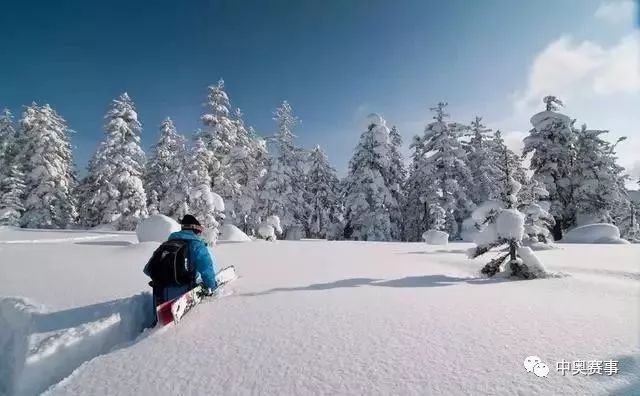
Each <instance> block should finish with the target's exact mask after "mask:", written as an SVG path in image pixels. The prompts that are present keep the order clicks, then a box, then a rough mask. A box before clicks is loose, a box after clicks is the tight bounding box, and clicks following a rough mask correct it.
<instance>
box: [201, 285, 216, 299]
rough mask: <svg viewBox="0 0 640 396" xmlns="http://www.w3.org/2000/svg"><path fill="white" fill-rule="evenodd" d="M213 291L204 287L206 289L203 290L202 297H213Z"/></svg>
mask: <svg viewBox="0 0 640 396" xmlns="http://www.w3.org/2000/svg"><path fill="white" fill-rule="evenodd" d="M213 291H214V289H212V288H210V287H206V288H204V289H203V291H202V295H204V296H207V297H210V296H213Z"/></svg>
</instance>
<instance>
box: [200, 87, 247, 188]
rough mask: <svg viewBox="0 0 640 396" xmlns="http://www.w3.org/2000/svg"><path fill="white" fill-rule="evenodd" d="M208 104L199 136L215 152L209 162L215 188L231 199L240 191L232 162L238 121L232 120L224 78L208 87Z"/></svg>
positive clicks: (212, 152)
mask: <svg viewBox="0 0 640 396" xmlns="http://www.w3.org/2000/svg"><path fill="white" fill-rule="evenodd" d="M205 107H206V113H205V114H204V115H203V116H202V117H201V119H202V123H203V124H204V128H203V129H202V132H201V135H200V136H201V138H202V139H203V141H204V144H205V147H206V148H207V149H208V150H209V151H211V154H212V157H211V161H212V164H211V165H209V170H210V177H211V180H212V187H213V188H214V189H215V190H216V191H218V192H219V194H220V195H221V196H222V197H223V198H224V199H227V200H228V199H230V198H234V197H236V196H237V195H238V194H239V193H240V186H239V185H238V184H237V182H236V180H234V175H233V169H232V168H233V167H232V164H231V153H232V150H234V148H235V146H236V144H237V142H236V140H237V126H238V124H237V123H236V122H235V121H234V120H233V119H232V114H231V111H230V107H231V104H230V102H229V96H228V95H227V93H226V91H225V90H224V80H222V79H220V80H219V81H218V84H217V85H212V86H210V87H209V94H208V96H207V102H206V103H205Z"/></svg>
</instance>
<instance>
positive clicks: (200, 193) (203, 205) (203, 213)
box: [187, 137, 224, 243]
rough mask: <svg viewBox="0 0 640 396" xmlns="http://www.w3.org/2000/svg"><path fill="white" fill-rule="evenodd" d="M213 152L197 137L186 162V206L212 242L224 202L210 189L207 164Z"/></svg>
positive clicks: (209, 163) (214, 238)
mask: <svg viewBox="0 0 640 396" xmlns="http://www.w3.org/2000/svg"><path fill="white" fill-rule="evenodd" d="M212 155H213V154H212V153H211V151H209V150H208V149H207V147H206V144H205V143H204V141H203V140H202V138H201V137H197V138H196V140H195V144H194V147H193V149H192V151H191V155H190V161H189V164H188V175H189V185H190V188H189V191H188V199H187V207H188V210H189V213H190V214H192V215H193V216H195V217H196V219H198V220H199V221H200V223H201V224H202V225H203V226H204V227H205V228H206V229H207V233H206V234H205V237H206V239H207V240H208V242H210V243H214V242H215V241H216V240H217V238H218V234H219V227H220V221H221V220H222V219H223V218H224V216H223V215H222V212H223V211H224V203H223V201H222V199H221V198H220V196H219V195H218V194H214V193H213V191H211V176H210V174H209V166H210V165H211V161H212V159H211V156H212Z"/></svg>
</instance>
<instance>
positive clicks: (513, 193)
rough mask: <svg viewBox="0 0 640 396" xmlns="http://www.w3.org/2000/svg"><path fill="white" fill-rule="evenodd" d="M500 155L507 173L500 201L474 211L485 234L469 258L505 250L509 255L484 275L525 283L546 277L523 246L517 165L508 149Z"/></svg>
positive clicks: (500, 257) (487, 267) (490, 264)
mask: <svg viewBox="0 0 640 396" xmlns="http://www.w3.org/2000/svg"><path fill="white" fill-rule="evenodd" d="M501 154H502V155H501V161H502V168H503V169H504V170H505V173H504V176H503V177H502V178H501V180H500V185H501V188H500V192H501V193H500V198H499V200H498V201H495V200H490V201H487V202H485V203H483V204H482V205H480V206H479V207H478V208H476V210H474V212H473V217H474V219H475V220H476V221H477V222H478V224H481V225H482V226H483V230H482V232H480V233H479V234H478V236H477V237H476V243H477V245H478V246H477V247H475V248H473V249H470V250H469V257H471V258H476V257H478V256H481V255H483V254H485V253H487V252H489V251H491V250H492V249H495V248H500V247H502V246H506V248H507V249H506V252H505V251H504V250H500V251H499V252H498V256H497V257H495V258H493V259H492V260H490V261H489V262H488V263H487V264H486V265H485V266H484V267H483V268H482V270H481V271H480V272H481V273H482V274H485V275H487V276H489V277H492V276H494V275H496V274H497V273H499V272H504V273H508V274H509V275H510V276H514V277H518V278H523V279H532V278H538V277H544V276H545V275H546V272H545V270H544V268H543V267H542V265H541V264H540V262H539V261H538V259H537V257H536V256H535V255H534V254H533V251H532V250H531V248H529V247H522V246H521V245H522V239H523V237H524V234H525V216H524V215H523V214H522V213H521V212H520V211H518V209H517V206H518V193H519V191H520V188H521V185H520V183H519V182H518V181H516V180H515V178H514V177H513V175H512V170H513V169H515V166H517V163H516V162H513V161H512V159H513V158H512V157H510V156H509V153H508V151H507V150H506V149H504V150H503V151H502V153H501Z"/></svg>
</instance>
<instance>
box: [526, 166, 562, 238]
mask: <svg viewBox="0 0 640 396" xmlns="http://www.w3.org/2000/svg"><path fill="white" fill-rule="evenodd" d="M548 198H549V192H548V191H547V189H546V188H545V187H544V184H542V183H541V182H540V181H539V180H537V179H535V178H530V179H528V180H527V181H526V182H525V183H524V184H523V185H522V189H521V190H520V192H519V194H518V210H519V211H520V212H522V213H524V215H525V219H524V233H525V237H524V239H523V243H524V244H525V245H535V244H538V243H545V244H546V243H550V242H551V241H552V240H553V238H552V237H551V232H550V229H551V228H553V225H554V223H555V220H554V219H553V216H551V214H550V213H549V212H548V211H547V208H548V206H549V205H548V203H549V201H548Z"/></svg>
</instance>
